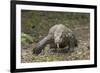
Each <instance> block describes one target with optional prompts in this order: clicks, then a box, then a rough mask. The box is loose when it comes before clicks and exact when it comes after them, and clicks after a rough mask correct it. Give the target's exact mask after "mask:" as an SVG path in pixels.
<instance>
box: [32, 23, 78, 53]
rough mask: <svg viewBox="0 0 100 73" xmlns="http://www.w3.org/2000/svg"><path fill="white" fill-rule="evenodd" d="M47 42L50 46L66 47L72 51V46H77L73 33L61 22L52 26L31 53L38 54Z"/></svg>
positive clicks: (56, 47)
mask: <svg viewBox="0 0 100 73" xmlns="http://www.w3.org/2000/svg"><path fill="white" fill-rule="evenodd" d="M47 44H49V46H50V48H55V49H58V48H62V49H64V48H65V49H66V48H67V49H68V50H69V51H73V50H74V47H77V46H78V42H77V39H76V37H75V34H74V33H73V32H72V31H71V30H70V29H69V28H67V27H66V26H65V25H63V24H56V25H54V26H52V27H51V28H50V30H49V33H48V35H47V36H46V37H44V38H43V39H42V40H41V41H39V42H38V43H37V44H36V46H35V48H34V49H33V54H40V53H41V51H42V50H43V49H44V48H45V46H46V45H47Z"/></svg>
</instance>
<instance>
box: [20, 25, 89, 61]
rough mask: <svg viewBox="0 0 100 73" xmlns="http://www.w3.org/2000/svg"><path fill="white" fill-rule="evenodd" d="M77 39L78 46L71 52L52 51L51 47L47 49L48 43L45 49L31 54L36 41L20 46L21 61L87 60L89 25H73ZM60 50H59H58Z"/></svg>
mask: <svg viewBox="0 0 100 73" xmlns="http://www.w3.org/2000/svg"><path fill="white" fill-rule="evenodd" d="M72 31H73V32H74V33H75V35H76V37H77V39H78V47H76V48H75V50H74V51H73V52H59V51H57V52H54V51H51V50H52V49H48V45H47V46H46V47H45V50H44V51H43V52H42V53H41V54H39V55H34V54H32V49H34V45H35V44H36V43H32V44H30V45H29V46H27V47H23V46H22V48H21V62H22V63H31V62H48V61H72V60H88V59H90V33H89V31H90V28H89V25H83V26H82V25H78V26H75V27H73V30H72ZM60 51H61V50H60Z"/></svg>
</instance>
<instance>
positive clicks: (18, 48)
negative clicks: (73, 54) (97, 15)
mask: <svg viewBox="0 0 100 73" xmlns="http://www.w3.org/2000/svg"><path fill="white" fill-rule="evenodd" d="M21 9H25V10H39V11H40V10H42V11H61V12H80V13H81V12H82V13H90V41H91V42H90V45H91V46H90V60H78V61H60V62H41V63H21V42H20V41H21V38H20V36H21ZM93 39H94V10H93V9H85V8H70V7H51V6H35V5H16V68H17V69H22V68H39V67H53V66H72V65H86V64H94V40H93Z"/></svg>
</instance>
